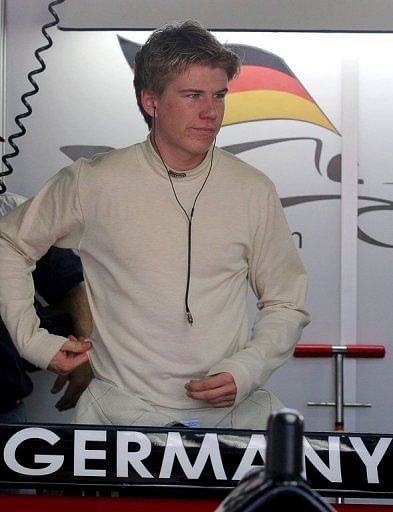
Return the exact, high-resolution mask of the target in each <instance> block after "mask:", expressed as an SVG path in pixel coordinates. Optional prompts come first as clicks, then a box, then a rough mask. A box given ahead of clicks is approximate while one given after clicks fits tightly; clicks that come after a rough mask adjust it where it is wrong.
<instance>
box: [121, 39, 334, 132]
mask: <svg viewBox="0 0 393 512" xmlns="http://www.w3.org/2000/svg"><path fill="white" fill-rule="evenodd" d="M118 40H119V44H120V46H121V49H122V51H123V54H124V56H125V58H126V60H127V62H128V64H129V66H130V67H131V69H132V68H133V66H134V59H135V54H136V52H137V51H138V49H139V48H140V45H139V44H137V43H134V42H133V41H130V40H128V39H125V38H123V37H121V36H118ZM227 47H228V48H230V49H231V50H232V51H233V52H235V53H237V55H239V57H240V59H241V62H242V67H241V72H240V75H239V76H238V77H237V78H236V79H235V80H232V81H231V82H230V83H229V93H228V95H227V97H226V107H225V117H224V121H223V126H227V125H231V124H238V123H248V122H251V121H261V120H265V119H266V120H268V119H288V120H290V119H291V120H292V119H293V120H297V121H305V122H307V123H312V124H316V125H318V126H322V127H323V128H327V129H328V130H331V131H332V132H334V133H338V132H337V130H336V128H335V127H334V126H333V125H332V123H331V122H330V121H329V119H328V118H327V117H326V115H325V114H324V113H323V112H322V110H321V109H320V108H319V107H318V105H317V104H316V103H315V101H314V100H313V99H312V97H311V96H310V95H309V94H308V92H307V91H306V89H305V88H304V87H303V85H302V84H301V83H300V81H299V80H298V79H297V77H296V75H295V74H294V73H293V72H292V71H291V70H290V68H289V67H288V66H287V64H286V63H285V61H284V60H283V59H282V58H281V57H278V56H277V55H274V53H270V52H267V51H266V50H262V49H260V48H255V47H253V46H249V45H241V44H239V45H236V44H233V45H232V44H231V45H227Z"/></svg>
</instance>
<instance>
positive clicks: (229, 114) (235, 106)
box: [223, 91, 337, 133]
mask: <svg viewBox="0 0 393 512" xmlns="http://www.w3.org/2000/svg"><path fill="white" fill-rule="evenodd" d="M262 119H296V120H297V121H306V122H308V123H313V124H317V125H319V126H323V127H324V128H327V129H328V130H331V131H332V132H335V133H337V130H336V129H335V127H334V126H333V125H332V123H331V122H330V121H329V119H328V118H327V117H326V116H325V114H324V113H323V112H322V111H321V110H320V108H319V107H318V106H317V105H316V104H315V103H313V102H311V101H309V100H306V99H305V98H301V97H300V96H296V95H295V94H290V93H287V92H280V91H244V92H236V93H232V94H228V95H227V97H226V102H225V116H224V121H223V126H225V125H229V124H235V123H245V122H249V121H259V120H262Z"/></svg>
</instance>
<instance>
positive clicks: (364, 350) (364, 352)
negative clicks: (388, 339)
mask: <svg viewBox="0 0 393 512" xmlns="http://www.w3.org/2000/svg"><path fill="white" fill-rule="evenodd" d="M345 355H346V356H347V357H374V358H382V357H385V347H384V346H383V345H347V351H346V353H345Z"/></svg>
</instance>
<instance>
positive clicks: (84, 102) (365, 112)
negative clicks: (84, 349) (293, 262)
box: [5, 0, 393, 432]
mask: <svg viewBox="0 0 393 512" xmlns="http://www.w3.org/2000/svg"><path fill="white" fill-rule="evenodd" d="M46 9H47V2H46V1H44V0H30V1H29V2H26V1H25V0H12V2H11V1H9V0H8V1H7V2H6V29H7V47H6V49H7V52H6V117H5V122H6V130H5V135H7V136H8V135H10V134H11V133H13V132H14V131H16V126H15V124H14V121H13V119H14V117H15V115H16V114H18V113H20V112H21V111H22V110H23V108H22V105H21V103H20V100H19V98H20V95H21V94H22V93H23V92H25V91H26V90H27V89H30V85H29V84H28V82H27V79H26V75H27V72H28V71H29V70H31V69H33V68H36V67H37V65H36V61H35V59H34V55H33V52H34V50H35V49H36V48H38V47H39V46H41V45H42V44H43V43H44V42H45V40H44V38H43V36H42V34H41V33H40V27H41V25H43V24H44V23H46V22H48V21H50V20H51V16H50V14H49V13H48V12H47V10H46ZM233 15H234V16H236V13H235V12H234V13H233ZM50 34H51V36H52V37H53V40H54V46H53V48H52V49H51V50H49V51H48V52H46V53H45V54H43V56H44V59H45V61H46V63H47V70H46V71H45V72H44V73H43V74H42V75H38V76H37V81H38V83H39V87H40V91H39V93H38V94H37V95H36V96H34V97H33V98H32V99H31V106H32V108H33V115H32V116H31V117H30V118H28V120H27V121H26V127H27V135H26V136H24V137H23V138H21V139H20V140H19V141H18V144H19V147H20V155H19V156H18V157H17V158H15V159H13V160H11V163H12V165H13V167H14V173H13V174H12V175H11V176H10V177H9V178H7V180H6V183H7V187H8V189H9V190H10V191H13V192H16V193H19V194H22V195H26V196H30V195H32V194H34V193H35V192H36V191H37V190H38V189H39V188H40V186H41V185H42V184H43V183H44V182H45V181H46V180H47V179H48V178H49V177H50V176H52V175H53V174H54V173H55V172H56V171H57V170H58V169H60V168H61V167H63V166H65V165H68V164H70V163H71V162H72V160H74V159H76V158H77V157H79V156H83V155H90V154H92V153H94V152H96V151H101V150H102V149H104V148H108V147H114V148H117V147H122V146H126V145H130V144H133V143H135V142H137V141H140V140H142V139H143V138H144V137H145V136H146V134H147V128H146V126H145V124H144V122H143V119H142V117H141V115H140V114H139V111H138V109H137V105H136V100H135V97H134V92H133V87H132V79H133V75H132V70H131V68H130V63H131V61H130V54H131V53H132V52H131V50H132V47H133V45H134V44H140V43H143V42H144V41H145V39H146V37H147V36H148V33H147V32H111V31H106V32H68V31H67V32H64V31H59V30H57V29H52V30H51V32H50ZM216 35H217V37H218V38H219V39H220V40H221V41H222V42H223V43H226V44H229V45H232V46H233V45H242V50H241V51H243V52H246V51H248V50H247V48H249V47H253V48H256V49H257V50H258V51H257V55H258V59H259V60H258V62H257V66H259V68H260V69H263V68H265V63H266V58H267V56H268V55H270V57H271V59H272V62H273V64H272V66H273V68H274V70H275V72H276V75H275V76H276V77H280V80H278V81H277V80H271V81H270V82H269V80H268V78H266V77H265V78H264V80H262V81H261V83H260V84H259V85H258V87H257V88H256V90H257V94H256V95H254V96H253V97H252V98H251V99H250V98H248V99H247V101H246V103H247V102H248V104H249V103H250V102H252V103H251V104H252V108H251V109H250V112H249V113H248V115H245V114H244V103H242V102H243V101H244V100H245V99H246V96H247V95H246V91H245V90H243V89H241V90H239V91H237V93H236V94H237V96H235V93H233V94H230V95H229V96H228V101H227V114H226V118H225V123H224V126H223V128H222V130H221V132H220V134H219V137H218V140H217V143H218V145H219V146H221V147H225V148H227V149H228V150H230V151H232V152H234V153H236V154H237V155H238V156H239V157H240V158H243V159H244V160H246V161H247V162H249V163H251V164H253V165H254V166H256V167H257V168H259V169H261V170H262V171H263V172H265V173H266V174H268V176H269V177H270V178H271V179H273V181H274V182H275V184H276V186H277V190H278V192H279V195H280V197H281V198H282V201H283V204H284V206H285V212H286V215H287V218H288V221H289V224H290V227H291V230H292V232H293V237H294V240H295V243H296V244H297V246H298V248H299V252H300V255H301V257H302V259H303V261H304V263H305V265H306V267H307V270H308V271H309V274H310V288H309V296H308V306H309V309H310V310H311V312H312V316H313V321H312V323H311V324H310V326H309V327H307V329H306V330H305V332H304V336H303V340H302V342H305V343H307V342H308V343H335V344H340V343H341V342H358V343H381V344H385V345H386V348H387V356H386V358H385V359H383V360H369V361H361V362H357V363H354V362H348V363H347V364H346V383H345V385H346V398H347V399H348V400H350V401H354V400H357V401H362V402H372V404H373V407H372V408H371V409H361V410H357V411H352V410H348V411H347V413H346V419H347V422H346V423H347V427H348V428H350V429H353V430H369V431H381V432H388V431H390V430H391V425H392V424H393V412H392V411H391V407H389V406H387V402H389V400H390V399H389V398H388V397H387V396H386V395H387V394H386V393H385V392H384V391H385V390H386V389H390V388H391V387H392V384H393V376H392V373H393V372H392V367H393V360H392V355H391V353H390V352H391V351H390V340H391V338H392V320H391V304H392V277H391V272H392V271H391V269H392V264H393V228H392V211H393V186H392V184H393V172H392V167H391V163H390V162H391V130H390V124H391V119H392V118H393V102H392V99H391V97H390V91H391V90H392V87H393V69H392V68H391V66H390V65H389V63H388V62H387V57H386V56H387V55H390V54H391V52H392V50H393V35H392V34H313V33H310V34H300V33H291V34H289V33H287V34H285V33H262V32H259V33H237V32H228V33H225V32H220V33H217V34H216ZM239 51H240V50H239ZM130 52H131V53H130ZM264 59H265V60H264ZM348 77H349V78H348ZM348 84H349V90H348ZM348 91H349V92H348ZM241 95H243V96H241ZM277 98H279V99H280V101H278V102H277V106H276V108H275V109H274V110H272V109H270V110H269V111H267V109H266V106H269V108H270V106H271V105H273V104H274V102H275V101H276V99H277ZM351 98H352V99H353V98H355V100H356V101H352V102H351ZM239 102H240V103H239ZM348 112H350V113H352V114H351V115H350V120H352V121H353V120H356V119H358V122H356V126H355V127H352V129H350V130H348V129H346V128H345V122H343V121H344V119H343V115H345V114H346V113H348ZM253 116H254V117H253ZM345 119H348V117H346V118H345ZM344 136H345V140H344ZM348 145H349V148H350V150H351V149H353V148H355V149H356V148H358V151H357V154H356V153H355V156H353V152H352V153H351V151H348V150H347V149H346V148H347V147H348ZM341 155H343V156H345V158H344V165H341ZM351 155H352V156H351ZM342 173H344V176H345V179H346V180H348V179H349V181H350V182H351V183H352V184H353V186H352V188H351V189H350V190H349V191H348V190H347V191H345V192H344V191H343V187H342ZM342 192H343V195H342ZM353 194H358V196H359V198H358V200H357V201H356V203H355V205H353V204H352V203H351V197H353ZM355 199H356V196H355ZM352 219H355V223H356V224H358V226H357V225H356V224H355V225H352V224H353V222H352ZM342 221H343V222H342ZM358 227H359V232H358ZM341 233H349V235H345V237H344V238H343V237H342V236H341ZM353 234H354V236H353V238H351V237H352V235H353ZM347 236H348V240H349V242H350V243H349V248H348V244H346V243H343V242H347V241H348V240H347ZM351 240H352V241H351ZM353 279H355V280H354V281H353ZM351 280H352V281H351ZM343 283H344V284H345V283H352V285H345V286H343ZM254 314H255V307H254V299H253V298H252V297H251V296H250V317H251V320H252V318H253V315H254ZM348 333H349V334H348ZM348 336H349V338H348ZM350 338H354V339H350ZM332 364H333V363H332V361H330V360H296V359H293V360H291V361H290V362H289V363H287V364H286V365H285V366H284V367H283V368H281V369H280V370H278V371H277V372H276V374H275V375H274V376H273V377H272V378H271V380H270V381H269V383H268V387H270V388H271V389H272V390H273V391H274V392H275V393H276V394H277V395H278V396H279V397H280V398H281V400H282V401H283V402H284V403H285V404H287V405H288V406H290V407H294V408H296V409H298V410H300V411H301V412H302V413H303V414H304V415H305V417H306V428H307V430H309V431H310V430H314V429H315V430H318V429H320V430H327V429H330V428H331V427H332V421H333V411H332V410H329V409H322V408H310V407H307V405H306V404H307V401H309V400H311V401H319V400H323V401H326V400H331V399H332V397H333V366H332ZM53 379H54V377H53V376H52V375H49V374H46V372H40V373H38V374H36V375H35V381H36V391H35V393H34V395H33V396H32V397H31V398H30V399H29V401H28V403H29V414H30V419H31V420H34V421H48V420H50V421H67V420H68V418H69V414H57V413H56V411H55V410H54V408H53V403H52V402H48V401H47V394H48V390H49V388H50V385H51V382H52V381H53Z"/></svg>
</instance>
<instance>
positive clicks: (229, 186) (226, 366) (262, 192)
mask: <svg viewBox="0 0 393 512" xmlns="http://www.w3.org/2000/svg"><path fill="white" fill-rule="evenodd" d="M238 70H239V60H238V57H237V56H236V55H235V54H233V53H232V52H230V51H228V50H227V49H225V48H224V47H223V46H222V45H221V44H220V43H218V41H217V40H216V39H215V38H214V37H213V36H212V35H211V34H210V33H209V32H207V31H206V30H205V29H203V28H202V27H200V26H199V25H198V24H196V23H193V22H186V23H183V24H180V25H178V26H168V27H164V28H163V29H159V30H157V31H155V32H154V33H153V34H152V36H151V37H150V38H149V40H148V41H147V43H146V44H145V45H144V46H143V47H142V48H141V50H140V52H139V53H138V55H137V57H136V62H135V82H134V83H135V89H136V95H137V100H138V104H139V107H140V109H141V111H142V113H143V115H144V117H145V119H146V121H147V122H148V124H149V127H150V128H151V132H150V136H149V138H148V139H147V140H146V141H145V142H143V143H141V144H136V145H135V146H132V147H130V148H125V149H120V150H116V151H112V152H110V153H107V154H103V155H98V156H96V157H95V158H93V159H92V160H91V161H86V160H80V161H78V162H76V163H75V164H73V165H71V166H70V167H68V168H66V169H63V170H62V171H61V172H60V173H59V174H58V175H56V176H55V177H54V178H53V179H52V180H50V181H49V182H48V183H47V184H46V185H45V186H44V188H43V189H42V190H41V191H40V192H39V193H38V194H37V196H36V197H35V198H34V199H32V200H31V201H29V203H28V204H26V205H25V206H22V207H21V208H20V209H19V210H17V211H16V212H15V213H13V214H11V215H12V216H10V217H9V218H8V219H7V221H5V222H3V223H1V224H0V228H1V237H2V241H1V246H0V258H1V260H2V262H3V263H2V265H1V267H0V312H1V314H2V316H3V318H4V319H5V321H6V322H7V325H8V327H9V329H10V332H11V333H12V336H13V339H14V341H15V343H16V344H17V345H18V347H19V350H20V351H21V353H22V354H24V355H25V357H26V358H27V359H30V360H32V362H34V363H35V364H37V365H40V366H41V367H49V368H50V369H52V370H53V371H55V372H57V373H67V372H68V371H70V370H72V369H73V368H74V367H76V366H77V365H78V364H81V363H83V362H85V361H86V359H87V357H89V359H90V362H91V365H92V368H93V371H94V373H95V376H96V377H97V378H96V379H93V381H92V383H91V384H90V386H89V388H88V389H87V390H86V392H85V393H84V394H83V395H82V397H81V399H80V400H79V402H78V406H77V413H76V417H75V421H76V422H80V423H114V424H129V425H155V426H160V425H161V426H162V425H166V424H170V423H171V422H174V421H175V422H183V423H185V424H192V425H200V426H202V427H234V428H255V429H260V428H264V426H265V423H266V420H267V418H268V416H269V414H270V412H271V410H272V408H274V407H279V406H280V403H279V402H278V401H277V400H276V399H275V398H274V397H273V396H272V395H271V394H270V393H268V392H267V391H265V390H263V389H261V386H262V385H263V384H264V383H265V382H266V381H267V379H268V378H269V377H270V375H271V373H272V372H273V371H274V370H275V369H276V368H277V367H278V366H280V365H282V364H283V363H284V362H285V361H286V360H287V359H288V358H289V357H290V356H291V354H292V351H293V348H294V345H295V344H296V342H297V341H298V339H299V337H300V335H301V331H302V328H303V327H304V326H305V325H306V324H307V323H308V314H307V312H306V311H305V309H304V297H305V289H306V275H305V271H304V268H303V266H302V264H301V262H300V260H299V257H298V255H297V253H296V250H295V248H294V245H293V243H292V239H291V236H290V233H289V230H288V226H287V224H286V221H285V218H284V214H283V211H282V208H281V204H280V201H279V198H278V197H277V194H276V192H275V190H274V186H273V185H272V183H271V182H270V181H269V179H268V178H267V177H266V176H264V175H263V174H262V173H261V172H260V171H258V170H256V169H254V168H252V167H250V166H249V165H247V164H245V163H244V162H242V161H240V160H239V159H237V158H235V157H233V156H232V155H230V154H227V153H225V152H224V151H221V150H219V149H217V148H215V144H214V140H215V137H216V134H217V132H218V131H219V129H220V126H221V122H222V118H223V115H224V103H225V94H226V92H227V90H228V80H231V79H232V78H233V77H234V76H235V75H236V74H237V72H238ZM53 244H55V245H58V246H59V247H72V248H77V249H78V250H79V252H80V255H81V259H82V263H83V268H84V273H85V283H86V287H87V292H88V297H89V302H90V308H91V311H92V316H93V324H94V328H93V333H92V336H91V341H92V345H91V343H90V342H88V341H85V342H83V343H75V342H73V341H71V340H68V341H66V342H65V341H64V339H62V338H54V337H53V336H49V335H48V334H47V333H45V332H40V331H37V325H36V320H35V317H34V314H33V309H32V307H31V294H32V289H31V284H30V281H29V279H30V278H29V270H31V268H32V266H33V264H34V263H33V262H34V260H36V259H37V258H39V257H40V256H41V254H42V253H43V252H44V251H45V250H46V249H47V247H48V246H50V245H53ZM248 281H249V282H250V284H251V286H252V288H253V290H254V292H255V294H256V295H257V297H258V307H259V309H260V311H259V313H258V316H257V319H256V322H255V325H254V329H253V335H252V337H251V339H249V340H248V339H247V331H248V318H247V316H248V315H247V282H248ZM11 282H12V288H11V290H10V289H9V288H10V287H9V286H7V285H6V284H4V283H11ZM90 349H91V350H90Z"/></svg>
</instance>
